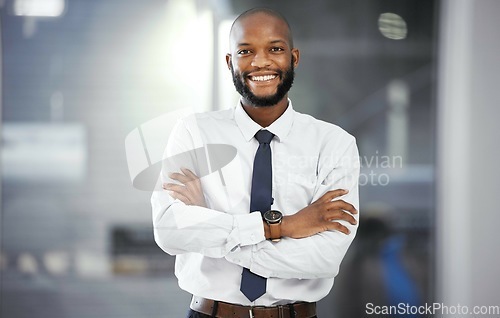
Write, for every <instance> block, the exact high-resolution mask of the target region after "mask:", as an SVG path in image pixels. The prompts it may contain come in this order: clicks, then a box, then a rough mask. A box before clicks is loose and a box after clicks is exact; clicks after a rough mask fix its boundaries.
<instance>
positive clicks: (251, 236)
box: [250, 234, 255, 242]
mask: <svg viewBox="0 0 500 318" xmlns="http://www.w3.org/2000/svg"><path fill="white" fill-rule="evenodd" d="M250 239H251V240H252V242H254V241H255V234H252V235H250Z"/></svg>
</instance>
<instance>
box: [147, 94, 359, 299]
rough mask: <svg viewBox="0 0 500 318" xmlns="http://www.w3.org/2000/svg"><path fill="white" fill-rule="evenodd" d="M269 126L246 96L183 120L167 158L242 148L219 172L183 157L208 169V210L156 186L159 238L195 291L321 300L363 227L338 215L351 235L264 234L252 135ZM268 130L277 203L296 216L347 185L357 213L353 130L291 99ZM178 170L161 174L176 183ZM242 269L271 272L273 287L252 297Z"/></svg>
mask: <svg viewBox="0 0 500 318" xmlns="http://www.w3.org/2000/svg"><path fill="white" fill-rule="evenodd" d="M262 128H263V127H261V126H260V125H258V124H257V123H255V122H254V121H253V120H252V119H251V118H250V117H249V116H248V115H247V113H246V112H245V110H244V109H243V107H242V106H241V104H240V103H238V105H237V106H236V107H235V108H234V109H227V110H222V111H216V112H209V113H202V114H195V115H191V116H188V117H186V118H184V119H182V120H180V121H179V122H178V123H177V125H176V127H175V128H174V130H173V132H172V134H171V136H170V137H169V141H168V145H167V149H166V151H165V158H167V157H172V156H174V155H177V154H180V153H186V152H189V151H192V150H194V149H200V147H205V148H202V149H207V148H206V147H207V145H211V144H222V145H229V146H232V147H234V148H232V147H229V149H235V150H236V151H235V152H234V155H235V156H234V158H232V160H231V161H230V162H229V163H228V164H227V165H225V166H224V167H222V168H221V169H219V170H217V171H211V170H210V171H208V172H205V173H203V171H202V170H203V169H201V168H200V167H199V165H200V163H199V162H197V160H200V156H199V152H198V153H197V154H196V155H192V156H191V159H192V160H185V161H184V162H182V163H181V164H180V165H182V166H184V167H187V168H190V169H193V171H194V172H195V173H196V174H197V175H198V176H201V179H200V180H201V184H202V186H203V192H204V194H205V198H206V201H207V205H208V208H203V207H198V206H188V205H185V204H184V203H183V202H181V201H179V200H175V199H173V198H172V197H171V196H170V195H169V194H168V192H167V191H156V192H154V193H153V196H152V198H151V202H152V207H153V225H154V236H155V240H156V242H157V244H158V245H159V246H160V247H161V248H162V249H163V250H164V251H165V252H167V253H169V254H172V255H176V264H175V275H176V276H177V278H178V280H179V286H180V287H181V288H182V289H184V290H185V291H187V292H189V293H191V294H194V295H196V296H200V297H205V298H209V299H215V300H219V301H224V302H229V303H234V304H242V305H254V306H275V305H279V304H286V303H292V302H296V301H308V302H314V301H318V300H320V299H321V298H323V297H325V296H326V295H327V294H328V293H329V291H330V289H331V288H332V286H333V282H334V277H335V276H336V275H337V273H338V271H339V266H340V263H341V261H342V258H343V257H344V255H345V253H346V251H347V249H348V247H349V245H350V244H351V242H352V240H353V239H354V236H355V233H356V229H357V226H355V225H351V224H349V223H347V222H344V221H341V222H342V223H343V224H344V225H345V226H347V228H349V229H350V230H351V234H349V235H346V234H343V233H340V232H338V231H327V232H322V233H319V234H316V235H313V236H311V237H307V238H303V239H292V238H287V237H286V238H283V239H282V240H281V241H279V242H277V243H274V242H271V241H270V240H266V239H265V236H264V227H263V223H262V217H261V214H260V213H259V212H254V213H250V211H249V209H250V208H249V207H250V188H251V181H252V180H251V179H252V169H253V159H254V156H255V152H256V151H257V148H258V146H259V143H258V141H257V140H256V139H255V138H254V135H255V133H256V132H257V131H258V130H260V129H262ZM265 129H267V130H269V131H270V132H272V133H273V134H275V137H274V139H273V140H272V141H271V151H272V164H273V198H274V203H273V205H272V209H276V210H279V211H281V212H282V213H283V214H284V215H292V214H294V213H296V212H298V211H299V210H301V209H303V208H304V207H306V206H308V205H310V204H311V203H312V202H314V201H315V200H317V199H318V198H319V197H321V196H322V195H323V194H324V193H325V192H327V191H329V190H335V189H347V190H349V193H348V194H346V195H345V196H343V197H342V199H343V200H345V201H346V202H350V203H351V204H353V205H354V206H355V208H356V209H357V210H358V211H359V199H358V178H359V155H358V150H357V146H356V141H355V138H354V137H353V136H351V135H349V134H348V133H347V132H345V131H344V130H343V129H341V128H340V127H338V126H336V125H333V124H330V123H326V122H324V121H320V120H317V119H315V118H313V117H311V116H309V115H304V114H301V113H298V112H296V111H295V110H294V109H293V107H292V103H291V102H290V101H289V105H288V108H287V109H286V111H285V112H284V113H283V114H282V115H281V116H280V118H278V119H277V120H276V121H275V122H273V123H272V124H271V125H270V126H269V127H265ZM209 147H210V146H209ZM191 153H193V152H191ZM195 157H196V158H195ZM212 157H213V156H212ZM208 158H209V160H208V161H210V160H211V156H210V154H209V155H208ZM229 159H231V158H229ZM178 168H179V167H176V166H175V165H171V166H166V167H165V166H164V168H163V170H162V175H161V181H162V182H171V180H170V179H169V178H168V174H169V173H170V172H176V171H166V170H176V169H177V170H178ZM214 168H215V169H217V168H218V167H214ZM208 169H210V163H209V167H208ZM204 174H206V175H204ZM358 215H359V214H356V215H354V217H355V218H356V219H358ZM242 267H246V268H249V269H250V270H251V271H252V272H254V273H257V274H258V275H261V276H263V277H266V278H267V291H266V293H265V294H264V295H263V296H261V297H260V298H258V299H257V300H256V301H254V302H253V303H252V302H250V301H249V300H248V299H247V298H246V297H245V296H244V295H243V294H242V293H241V292H240V283H241V272H242Z"/></svg>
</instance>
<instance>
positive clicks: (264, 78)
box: [252, 75, 276, 82]
mask: <svg viewBox="0 0 500 318" xmlns="http://www.w3.org/2000/svg"><path fill="white" fill-rule="evenodd" d="M274 78H276V75H262V76H252V81H257V82H263V81H269V80H272V79H274Z"/></svg>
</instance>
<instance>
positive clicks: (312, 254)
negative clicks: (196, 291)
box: [226, 229, 355, 279]
mask: <svg viewBox="0 0 500 318" xmlns="http://www.w3.org/2000/svg"><path fill="white" fill-rule="evenodd" d="M354 235H355V230H354V229H353V231H351V234H349V235H345V234H343V233H340V232H333V231H327V232H323V233H319V234H316V235H313V236H311V237H307V238H303V239H292V238H283V239H281V241H280V242H278V243H272V242H271V241H264V242H261V243H258V244H257V245H255V246H245V247H242V248H240V249H238V250H236V251H233V252H230V253H229V254H228V255H227V256H226V259H227V260H228V261H230V262H232V263H235V264H238V265H241V266H243V267H247V268H249V269H250V270H251V271H252V272H254V273H256V274H258V275H261V276H263V277H268V278H269V277H277V278H286V279H291V278H295V279H315V278H331V277H335V276H336V275H337V273H338V270H339V266H340V263H341V261H342V259H343V258H344V256H345V253H346V251H347V249H348V247H349V246H350V244H351V242H352V240H353V239H354Z"/></svg>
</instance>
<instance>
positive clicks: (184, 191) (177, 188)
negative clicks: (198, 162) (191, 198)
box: [165, 183, 189, 197]
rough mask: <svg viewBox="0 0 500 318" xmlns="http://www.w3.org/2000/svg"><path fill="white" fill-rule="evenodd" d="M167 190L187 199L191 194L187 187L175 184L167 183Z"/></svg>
mask: <svg viewBox="0 0 500 318" xmlns="http://www.w3.org/2000/svg"><path fill="white" fill-rule="evenodd" d="M165 190H168V191H173V192H176V193H179V194H182V195H183V196H185V197H187V196H188V194H189V190H188V189H187V188H186V187H185V186H183V185H180V184H175V183H167V184H166V187H165Z"/></svg>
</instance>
